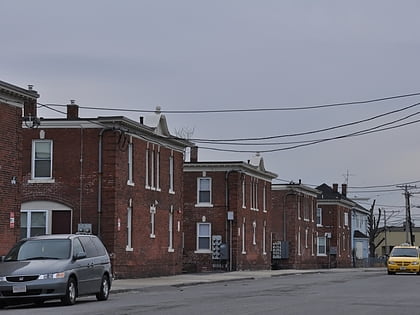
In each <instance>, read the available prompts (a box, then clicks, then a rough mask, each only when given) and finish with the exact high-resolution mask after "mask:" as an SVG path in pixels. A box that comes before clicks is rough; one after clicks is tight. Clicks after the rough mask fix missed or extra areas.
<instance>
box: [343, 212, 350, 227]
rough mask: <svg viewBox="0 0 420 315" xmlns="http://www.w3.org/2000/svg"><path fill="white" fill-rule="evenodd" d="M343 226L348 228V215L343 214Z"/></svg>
mask: <svg viewBox="0 0 420 315" xmlns="http://www.w3.org/2000/svg"><path fill="white" fill-rule="evenodd" d="M344 226H349V213H348V212H344Z"/></svg>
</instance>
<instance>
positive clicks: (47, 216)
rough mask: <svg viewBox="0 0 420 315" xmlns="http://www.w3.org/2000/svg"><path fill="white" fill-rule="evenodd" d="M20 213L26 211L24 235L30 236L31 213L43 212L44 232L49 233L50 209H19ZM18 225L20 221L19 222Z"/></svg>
mask: <svg viewBox="0 0 420 315" xmlns="http://www.w3.org/2000/svg"><path fill="white" fill-rule="evenodd" d="M21 213H26V237H30V236H31V235H30V232H31V227H32V224H31V217H32V213H45V234H51V226H50V211H49V210H21ZM19 226H20V222H19Z"/></svg>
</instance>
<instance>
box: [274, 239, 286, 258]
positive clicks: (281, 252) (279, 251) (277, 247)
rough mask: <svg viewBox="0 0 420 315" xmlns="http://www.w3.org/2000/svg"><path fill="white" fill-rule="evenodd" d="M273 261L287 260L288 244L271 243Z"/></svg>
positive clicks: (284, 242)
mask: <svg viewBox="0 0 420 315" xmlns="http://www.w3.org/2000/svg"><path fill="white" fill-rule="evenodd" d="M272 253H273V259H288V258H289V242H288V241H275V242H273V248H272Z"/></svg>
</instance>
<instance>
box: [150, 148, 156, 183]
mask: <svg viewBox="0 0 420 315" xmlns="http://www.w3.org/2000/svg"><path fill="white" fill-rule="evenodd" d="M150 187H151V188H152V189H156V187H155V151H154V150H152V151H151V157H150Z"/></svg>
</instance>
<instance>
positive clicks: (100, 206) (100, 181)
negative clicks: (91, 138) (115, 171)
mask: <svg viewBox="0 0 420 315" xmlns="http://www.w3.org/2000/svg"><path fill="white" fill-rule="evenodd" d="M110 130H115V129H114V128H113V127H108V128H103V129H102V130H101V131H100V132H99V145H98V150H99V154H98V231H97V235H98V237H101V217H102V173H103V164H102V141H103V134H104V133H105V132H106V131H110Z"/></svg>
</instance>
